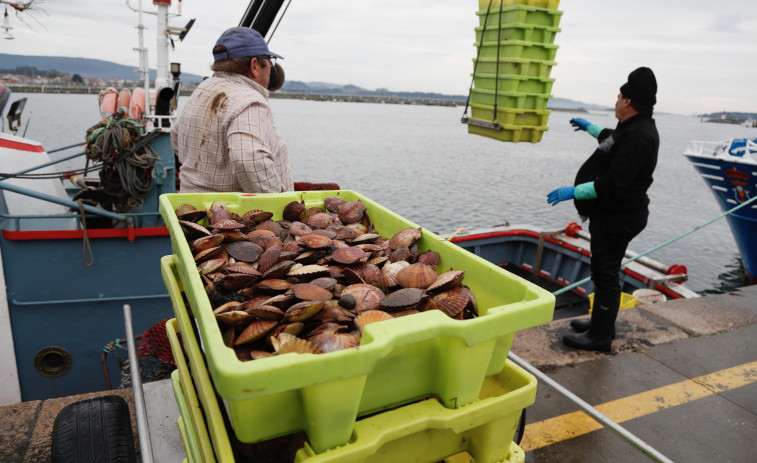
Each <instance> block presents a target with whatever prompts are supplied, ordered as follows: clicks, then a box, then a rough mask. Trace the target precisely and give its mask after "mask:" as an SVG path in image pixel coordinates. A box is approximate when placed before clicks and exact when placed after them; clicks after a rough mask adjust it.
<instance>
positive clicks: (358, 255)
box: [331, 247, 369, 265]
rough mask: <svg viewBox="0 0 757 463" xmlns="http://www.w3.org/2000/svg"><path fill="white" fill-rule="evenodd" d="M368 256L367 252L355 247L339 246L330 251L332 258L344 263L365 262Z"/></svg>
mask: <svg viewBox="0 0 757 463" xmlns="http://www.w3.org/2000/svg"><path fill="white" fill-rule="evenodd" d="M368 256H369V254H368V253H366V252H365V251H363V250H362V249H360V248H356V247H346V248H341V249H337V250H336V251H334V252H333V253H331V258H332V259H333V260H335V261H337V262H339V263H340V264H345V265H350V264H354V263H355V262H365V261H366V260H368Z"/></svg>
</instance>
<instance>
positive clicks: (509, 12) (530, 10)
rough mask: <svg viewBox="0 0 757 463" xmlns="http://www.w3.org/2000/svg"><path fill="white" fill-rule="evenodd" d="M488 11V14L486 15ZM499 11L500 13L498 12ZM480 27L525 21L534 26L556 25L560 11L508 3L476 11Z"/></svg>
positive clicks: (557, 24) (558, 22) (558, 21)
mask: <svg viewBox="0 0 757 463" xmlns="http://www.w3.org/2000/svg"><path fill="white" fill-rule="evenodd" d="M487 12H488V15H487ZM500 13H501V14H500ZM476 14H477V15H478V22H479V25H480V26H481V27H484V26H490V25H493V24H511V23H526V24H533V25H535V26H547V27H558V26H559V25H560V18H561V17H562V11H559V10H557V9H554V8H539V7H535V6H528V5H510V6H505V7H502V8H492V9H490V10H487V9H486V8H482V9H480V10H479V11H477V12H476Z"/></svg>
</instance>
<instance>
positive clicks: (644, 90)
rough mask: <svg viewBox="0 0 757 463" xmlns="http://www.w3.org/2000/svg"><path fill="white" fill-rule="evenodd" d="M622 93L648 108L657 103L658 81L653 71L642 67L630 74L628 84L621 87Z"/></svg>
mask: <svg viewBox="0 0 757 463" xmlns="http://www.w3.org/2000/svg"><path fill="white" fill-rule="evenodd" d="M620 93H622V94H623V96H624V97H626V98H630V99H632V100H633V101H637V102H639V103H641V104H644V105H647V106H650V107H651V106H654V105H655V103H657V97H656V95H657V79H655V77H654V72H652V70H651V69H649V68H645V67H640V68H637V69H635V70H634V71H633V72H631V73H630V74H628V82H626V83H625V84H623V85H622V86H621V87H620Z"/></svg>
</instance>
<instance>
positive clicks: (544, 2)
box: [478, 0, 560, 10]
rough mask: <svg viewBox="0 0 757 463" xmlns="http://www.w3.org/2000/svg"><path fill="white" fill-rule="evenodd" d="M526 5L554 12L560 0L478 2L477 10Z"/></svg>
mask: <svg viewBox="0 0 757 463" xmlns="http://www.w3.org/2000/svg"><path fill="white" fill-rule="evenodd" d="M512 5H528V6H535V7H537V8H551V9H553V10H556V9H557V8H558V7H559V6H560V0H478V9H479V10H486V9H487V8H501V7H503V6H512Z"/></svg>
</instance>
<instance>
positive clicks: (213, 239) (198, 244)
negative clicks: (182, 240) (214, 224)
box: [189, 235, 223, 254]
mask: <svg viewBox="0 0 757 463" xmlns="http://www.w3.org/2000/svg"><path fill="white" fill-rule="evenodd" d="M222 242H223V235H205V236H201V237H200V238H197V239H196V240H192V241H191V242H190V243H189V249H190V251H192V253H193V254H197V253H198V252H202V251H204V250H206V249H210V248H215V247H217V246H220V245H221V243H222Z"/></svg>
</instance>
